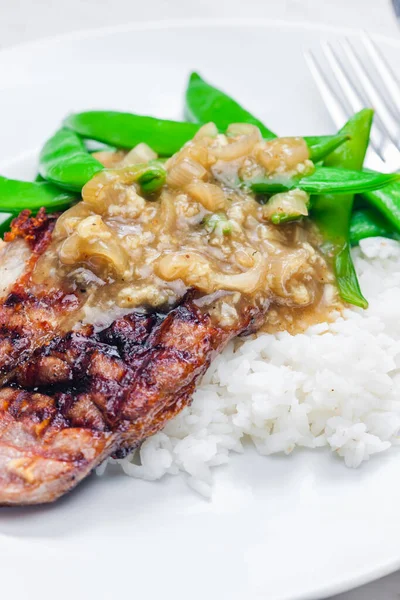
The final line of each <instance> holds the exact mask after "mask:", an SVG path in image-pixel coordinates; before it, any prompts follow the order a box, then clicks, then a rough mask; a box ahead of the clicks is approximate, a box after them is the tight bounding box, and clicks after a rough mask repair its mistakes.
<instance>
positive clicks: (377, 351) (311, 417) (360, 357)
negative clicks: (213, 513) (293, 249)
mask: <svg viewBox="0 0 400 600" xmlns="http://www.w3.org/2000/svg"><path fill="white" fill-rule="evenodd" d="M353 257H354V260H355V265H356V269H357V272H358V274H359V279H360V284H361V288H362V290H363V292H364V295H365V296H366V297H367V298H368V301H369V308H368V310H366V311H363V310H361V309H347V310H346V311H345V312H344V314H343V317H339V318H338V319H337V320H336V321H335V322H334V323H330V324H328V323H322V324H319V325H315V326H312V327H310V328H309V329H308V330H307V331H306V332H305V333H302V334H298V335H295V336H292V335H290V334H288V333H286V332H283V333H278V334H276V335H267V334H261V335H259V336H258V337H255V338H254V339H249V340H248V341H246V342H245V343H244V344H242V345H239V346H238V345H236V346H237V347H236V349H235V345H234V343H231V344H230V345H229V346H228V347H227V348H226V349H225V351H224V352H223V353H222V354H221V355H220V356H219V357H218V358H217V359H216V360H215V361H214V362H213V364H212V365H211V367H210V368H209V370H208V372H207V373H206V375H205V377H204V379H203V381H202V383H201V385H200V386H199V387H198V389H197V391H196V393H195V395H194V400H193V403H192V405H191V406H190V407H189V408H187V409H185V410H184V411H183V412H182V413H181V414H180V415H178V416H177V417H176V418H175V419H173V420H172V421H171V422H170V423H168V424H167V426H166V427H165V429H164V430H163V431H161V432H160V433H158V434H156V435H154V436H153V437H151V438H150V439H148V440H147V441H145V442H144V444H143V445H142V447H141V449H140V450H139V451H138V452H137V454H136V456H135V455H133V456H132V455H131V456H130V457H127V458H125V459H123V460H119V461H111V462H118V463H119V464H120V466H121V468H122V469H123V470H124V472H125V473H126V474H127V475H130V476H132V477H140V478H143V479H147V480H156V479H160V478H161V477H163V476H164V475H165V474H167V473H169V474H171V475H183V476H184V477H186V479H187V481H188V483H189V484H190V485H192V487H194V488H195V489H196V490H197V491H199V492H200V493H201V494H203V495H205V496H209V495H210V494H211V486H212V478H211V471H210V469H211V467H214V466H217V465H221V464H223V463H226V462H228V461H229V460H230V457H231V456H232V455H233V454H234V453H235V452H243V441H244V440H245V439H251V440H252V442H253V443H254V445H255V447H256V448H257V450H258V451H259V452H260V454H267V455H268V454H274V453H276V452H283V453H285V454H289V453H290V452H292V451H293V450H295V448H296V446H305V447H307V448H321V447H322V446H325V447H327V448H329V449H330V450H332V451H334V452H336V454H337V455H338V456H340V457H342V458H343V459H344V461H345V463H346V465H347V466H348V467H358V466H359V465H360V464H361V462H362V461H364V460H368V459H369V457H370V456H371V455H373V454H376V453H379V452H383V451H385V450H388V449H389V448H390V447H391V446H392V445H393V444H398V443H399V431H400V397H399V394H398V390H399V384H400V371H399V367H400V318H399V306H400V244H399V243H398V242H394V241H391V240H387V239H384V238H374V239H369V240H364V241H362V242H361V245H360V248H357V249H356V250H354V252H353ZM105 468H106V465H105V464H103V465H102V466H101V467H99V469H98V472H104V469H105Z"/></svg>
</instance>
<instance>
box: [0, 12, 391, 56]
mask: <svg viewBox="0 0 400 600" xmlns="http://www.w3.org/2000/svg"><path fill="white" fill-rule="evenodd" d="M207 27H211V28H213V29H214V28H218V27H225V28H231V29H234V28H237V29H241V28H243V27H254V28H256V29H271V28H287V29H293V30H300V31H301V30H312V31H321V32H325V33H336V34H339V35H352V36H356V37H361V36H362V35H365V34H366V33H367V32H366V30H365V29H362V28H360V27H346V26H339V25H329V24H326V23H320V22H314V21H308V20H301V21H289V20H287V19H268V18H266V17H260V18H257V17H246V18H240V17H212V18H206V17H201V18H196V17H193V18H174V19H168V18H167V19H154V20H144V21H129V22H128V23H124V24H120V25H109V26H107V25H106V26H104V27H89V28H85V29H77V30H72V31H69V32H65V33H59V34H56V35H48V36H40V37H39V38H34V39H32V40H28V41H24V42H17V43H15V44H11V45H9V46H5V47H3V48H0V59H2V58H3V57H5V56H6V55H7V54H11V53H13V52H16V51H21V52H23V51H29V50H34V49H40V48H44V47H46V46H47V45H49V44H58V43H62V42H68V41H78V40H84V39H92V38H99V37H102V36H104V35H112V34H115V33H125V32H128V31H146V30H157V29H159V30H163V29H169V28H176V29H184V28H192V29H201V28H207ZM368 35H370V36H371V38H372V39H373V40H375V41H377V42H384V43H386V44H388V45H390V46H392V47H394V48H400V36H399V38H395V37H393V36H391V35H385V34H382V33H373V32H372V33H368Z"/></svg>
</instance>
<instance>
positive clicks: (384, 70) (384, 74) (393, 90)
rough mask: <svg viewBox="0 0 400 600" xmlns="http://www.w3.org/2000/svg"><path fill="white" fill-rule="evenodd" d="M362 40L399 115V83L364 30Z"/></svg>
mask: <svg viewBox="0 0 400 600" xmlns="http://www.w3.org/2000/svg"><path fill="white" fill-rule="evenodd" d="M362 41H363V44H364V46H365V49H366V50H367V52H368V54H369V56H370V58H371V60H372V62H373V63H374V65H375V68H376V70H377V71H378V73H379V75H380V77H381V78H382V80H383V81H384V83H385V85H386V87H387V89H388V90H389V94H390V96H391V98H392V99H393V105H394V106H395V107H396V108H397V109H398V112H399V115H400V109H399V107H400V84H399V81H398V79H397V78H396V76H395V75H394V73H393V71H392V69H391V68H390V66H389V64H388V63H387V61H386V60H385V58H384V57H383V55H382V54H381V53H380V51H379V50H378V49H377V47H376V46H375V44H374V42H373V41H372V39H371V38H370V37H369V36H368V35H367V34H366V33H365V32H363V34H362Z"/></svg>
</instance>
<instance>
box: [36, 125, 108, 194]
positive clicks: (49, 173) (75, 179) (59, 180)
mask: <svg viewBox="0 0 400 600" xmlns="http://www.w3.org/2000/svg"><path fill="white" fill-rule="evenodd" d="M103 168H104V167H103V165H102V164H101V163H100V162H99V161H98V160H96V159H95V158H94V157H93V156H92V155H91V154H90V153H89V152H88V151H87V149H86V148H85V146H84V144H83V142H82V140H81V139H80V137H79V136H78V135H76V133H74V132H73V131H71V130H70V129H65V128H63V129H59V130H58V131H57V132H56V133H55V134H54V135H53V136H52V137H51V138H50V139H48V140H47V142H46V143H45V145H44V146H43V149H42V151H41V153H40V156H39V173H40V175H41V176H42V177H43V178H44V179H46V180H47V181H50V182H52V183H55V184H56V185H58V186H59V187H62V188H65V189H67V190H71V191H75V192H80V191H81V189H82V187H83V186H84V185H85V183H86V182H87V181H89V179H91V178H92V177H93V176H94V175H95V174H96V173H98V172H99V171H102V170H103Z"/></svg>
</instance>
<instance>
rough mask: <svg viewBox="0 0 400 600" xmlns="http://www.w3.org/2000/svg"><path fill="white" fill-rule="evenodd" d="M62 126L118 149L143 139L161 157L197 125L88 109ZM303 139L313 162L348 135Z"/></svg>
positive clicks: (175, 148)
mask: <svg viewBox="0 0 400 600" xmlns="http://www.w3.org/2000/svg"><path fill="white" fill-rule="evenodd" d="M233 116H234V115H232V117H233ZM235 116H236V119H235V121H234V122H236V123H238V122H240V118H241V116H242V115H235ZM231 122H232V121H229V123H228V124H230V123H231ZM64 127H66V128H68V129H71V130H72V131H74V132H75V133H76V134H78V135H80V136H82V137H84V138H87V139H91V140H96V141H98V142H103V143H105V144H110V145H112V146H114V147H118V148H126V149H131V148H133V147H134V146H136V144H139V143H140V142H145V143H146V144H148V145H149V146H150V147H151V148H152V149H153V150H154V151H155V152H157V153H158V154H160V155H161V156H171V155H172V154H174V153H175V152H178V150H180V149H181V148H182V146H183V145H184V144H186V142H188V141H190V140H191V139H192V138H193V137H194V136H195V135H196V133H197V132H198V130H199V129H200V127H201V124H195V123H182V122H179V121H166V120H163V119H155V118H153V117H143V116H140V115H134V114H131V113H120V112H113V111H88V112H83V113H78V114H74V115H70V116H69V117H67V118H66V119H65V121H64ZM221 130H222V129H221ZM304 139H305V141H306V143H307V145H308V147H309V150H310V158H311V159H312V160H313V161H314V162H317V161H319V160H321V159H322V158H323V157H324V156H326V155H327V154H329V153H330V152H332V150H334V149H335V148H337V147H338V146H339V145H340V144H343V143H344V142H345V141H346V139H348V135H346V134H339V135H325V136H319V137H317V136H312V137H305V138H304Z"/></svg>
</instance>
